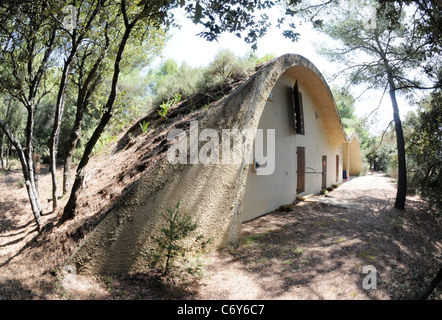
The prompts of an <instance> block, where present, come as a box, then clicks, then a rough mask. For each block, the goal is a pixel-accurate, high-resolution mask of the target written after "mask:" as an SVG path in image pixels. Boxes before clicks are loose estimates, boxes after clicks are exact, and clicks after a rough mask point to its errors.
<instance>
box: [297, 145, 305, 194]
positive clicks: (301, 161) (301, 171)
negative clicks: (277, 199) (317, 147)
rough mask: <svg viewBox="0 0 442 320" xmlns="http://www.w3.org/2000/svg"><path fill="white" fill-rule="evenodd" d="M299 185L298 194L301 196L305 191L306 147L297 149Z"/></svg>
mask: <svg viewBox="0 0 442 320" xmlns="http://www.w3.org/2000/svg"><path fill="white" fill-rule="evenodd" d="M296 154H297V157H296V158H297V163H298V164H297V171H296V176H297V183H296V194H300V193H302V192H304V191H305V147H297V148H296Z"/></svg>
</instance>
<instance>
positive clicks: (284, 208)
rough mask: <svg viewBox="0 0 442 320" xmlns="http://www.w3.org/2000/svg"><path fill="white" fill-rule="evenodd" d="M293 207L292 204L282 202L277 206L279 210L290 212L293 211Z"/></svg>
mask: <svg viewBox="0 0 442 320" xmlns="http://www.w3.org/2000/svg"><path fill="white" fill-rule="evenodd" d="M294 208H295V206H294V205H293V204H291V203H290V204H283V205H281V206H279V209H278V210H279V211H283V212H290V211H293V209H294Z"/></svg>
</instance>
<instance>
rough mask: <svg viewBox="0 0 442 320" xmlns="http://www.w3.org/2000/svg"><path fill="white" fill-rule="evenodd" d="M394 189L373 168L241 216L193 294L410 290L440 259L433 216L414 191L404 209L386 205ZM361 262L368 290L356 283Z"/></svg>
mask: <svg viewBox="0 0 442 320" xmlns="http://www.w3.org/2000/svg"><path fill="white" fill-rule="evenodd" d="M395 195H396V189H395V186H394V184H393V182H392V181H391V180H390V179H389V178H387V177H385V176H383V175H382V174H376V173H375V174H374V175H367V176H365V177H358V178H354V179H352V180H351V181H349V182H346V183H344V184H343V185H341V186H340V187H338V188H337V189H335V190H334V191H332V192H330V193H329V196H328V197H323V196H316V197H313V198H310V199H309V202H300V203H298V204H297V205H296V206H295V209H294V211H292V212H279V211H276V212H273V213H271V214H268V215H266V216H264V217H261V218H258V219H256V220H254V221H251V222H247V223H245V224H244V226H243V240H242V244H241V245H240V246H238V247H235V248H229V249H227V250H223V251H220V252H217V253H215V254H212V255H211V259H212V262H211V263H210V264H209V265H208V271H207V274H206V278H205V280H204V281H203V284H202V287H201V290H200V292H199V293H198V295H197V296H196V298H197V299H409V298H415V297H416V296H417V294H418V293H419V291H420V290H421V289H422V288H423V287H425V286H426V285H427V284H428V283H429V281H431V278H432V277H433V276H434V275H435V272H437V270H438V269H437V265H438V263H440V262H442V231H441V230H442V227H441V221H440V219H438V220H437V221H436V220H434V218H433V217H432V216H430V215H429V214H428V212H427V208H426V206H425V204H424V203H423V202H422V201H421V200H419V199H418V198H417V197H409V198H408V201H407V210H406V211H405V212H401V211H399V210H395V209H393V208H392V207H393V204H394V200H395ZM322 202H324V203H334V205H330V204H324V203H322ZM368 265H371V266H374V267H375V268H376V271H377V274H376V276H377V282H376V284H377V288H376V289H375V290H373V289H371V290H366V289H364V288H363V286H362V283H363V280H364V278H365V277H366V276H367V275H368V271H367V273H363V267H364V266H368ZM432 298H434V299H441V298H442V290H441V289H439V291H437V292H436V293H434V294H433V296H432Z"/></svg>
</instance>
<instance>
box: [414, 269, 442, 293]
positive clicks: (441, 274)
mask: <svg viewBox="0 0 442 320" xmlns="http://www.w3.org/2000/svg"><path fill="white" fill-rule="evenodd" d="M441 281H442V267H440V268H439V272H438V273H437V274H436V277H435V278H434V279H433V281H431V283H430V285H429V286H428V287H427V288H426V289H425V290H424V292H422V293H421V294H420V296H419V298H417V299H418V300H426V299H427V298H428V297H429V296H430V294H431V293H432V292H433V290H434V289H436V287H437V286H438V285H439V283H440V282H441Z"/></svg>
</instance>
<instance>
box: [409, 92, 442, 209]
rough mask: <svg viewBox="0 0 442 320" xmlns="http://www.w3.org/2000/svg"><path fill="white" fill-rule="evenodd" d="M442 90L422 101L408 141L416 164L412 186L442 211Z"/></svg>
mask: <svg viewBox="0 0 442 320" xmlns="http://www.w3.org/2000/svg"><path fill="white" fill-rule="evenodd" d="M441 123H442V90H438V91H435V92H433V93H432V94H431V95H430V97H429V98H427V99H425V100H423V101H421V103H420V110H419V112H418V116H417V117H412V118H411V121H410V123H409V125H410V127H412V128H413V133H412V134H411V135H410V139H409V141H408V144H407V153H408V156H409V157H410V158H411V159H412V161H413V164H414V168H413V169H414V170H413V171H414V174H413V177H412V180H413V185H415V186H416V187H417V189H418V191H420V193H421V195H422V196H423V197H424V198H426V199H428V200H429V205H430V207H433V206H435V207H436V208H437V210H438V211H439V212H442V140H441V137H442V126H441Z"/></svg>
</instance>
